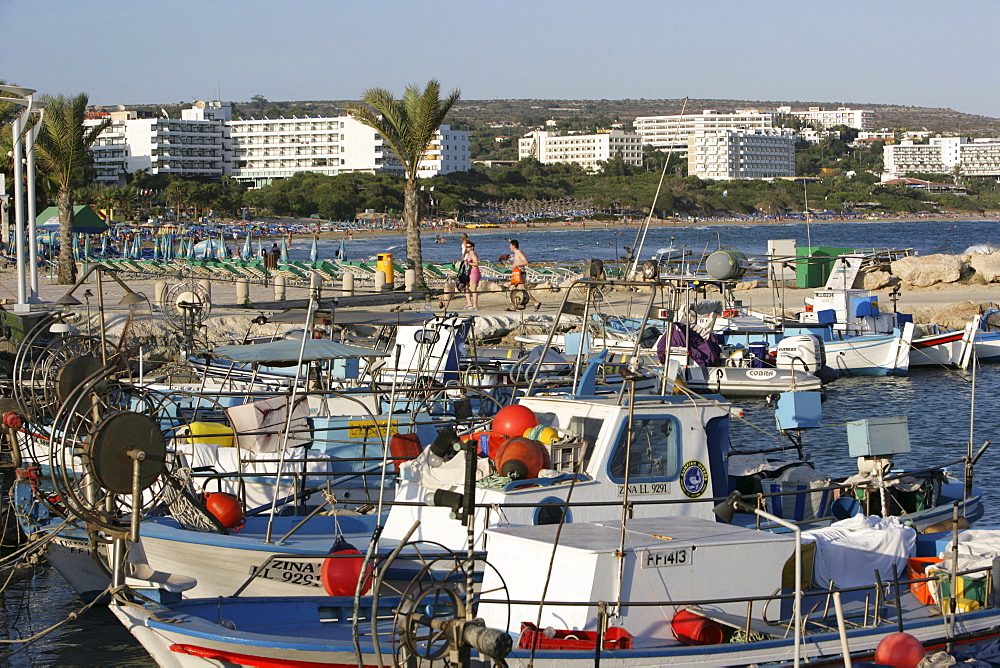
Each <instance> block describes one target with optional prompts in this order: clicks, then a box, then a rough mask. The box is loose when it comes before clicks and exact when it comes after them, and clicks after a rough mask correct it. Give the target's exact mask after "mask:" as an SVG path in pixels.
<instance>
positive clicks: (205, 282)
mask: <svg viewBox="0 0 1000 668" xmlns="http://www.w3.org/2000/svg"><path fill="white" fill-rule="evenodd" d="M198 285H200V286H201V287H203V288H205V296H207V297H208V298H209V300H211V299H212V281H210V280H208V279H207V278H203V279H201V280H200V281H198Z"/></svg>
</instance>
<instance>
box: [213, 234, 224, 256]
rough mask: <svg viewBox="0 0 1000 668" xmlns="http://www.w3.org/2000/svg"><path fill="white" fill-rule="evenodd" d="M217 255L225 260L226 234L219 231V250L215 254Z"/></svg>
mask: <svg viewBox="0 0 1000 668" xmlns="http://www.w3.org/2000/svg"><path fill="white" fill-rule="evenodd" d="M215 257H217V258H219V259H220V260H224V259H225V258H226V235H225V234H222V233H221V232H220V233H219V250H218V252H217V253H216V254H215Z"/></svg>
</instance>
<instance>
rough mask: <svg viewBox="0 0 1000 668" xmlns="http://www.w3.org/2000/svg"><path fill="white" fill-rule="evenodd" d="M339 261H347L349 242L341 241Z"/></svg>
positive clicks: (338, 253)
mask: <svg viewBox="0 0 1000 668" xmlns="http://www.w3.org/2000/svg"><path fill="white" fill-rule="evenodd" d="M337 259H338V260H340V261H341V262H346V261H347V242H346V241H344V240H343V239H341V240H340V249H339V250H338V251H337Z"/></svg>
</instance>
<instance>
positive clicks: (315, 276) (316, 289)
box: [309, 271, 323, 299]
mask: <svg viewBox="0 0 1000 668" xmlns="http://www.w3.org/2000/svg"><path fill="white" fill-rule="evenodd" d="M322 290H323V275H322V274H320V273H319V272H318V271H314V272H312V273H311V274H309V292H310V294H311V295H312V296H313V297H314V298H315V299H319V295H320V292H321V291H322Z"/></svg>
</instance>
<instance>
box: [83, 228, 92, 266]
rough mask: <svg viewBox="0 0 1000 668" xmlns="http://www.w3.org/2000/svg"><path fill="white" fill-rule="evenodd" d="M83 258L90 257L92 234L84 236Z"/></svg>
mask: <svg viewBox="0 0 1000 668" xmlns="http://www.w3.org/2000/svg"><path fill="white" fill-rule="evenodd" d="M83 259H85V260H89V259H90V235H89V234H88V235H86V236H85V237H83Z"/></svg>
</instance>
